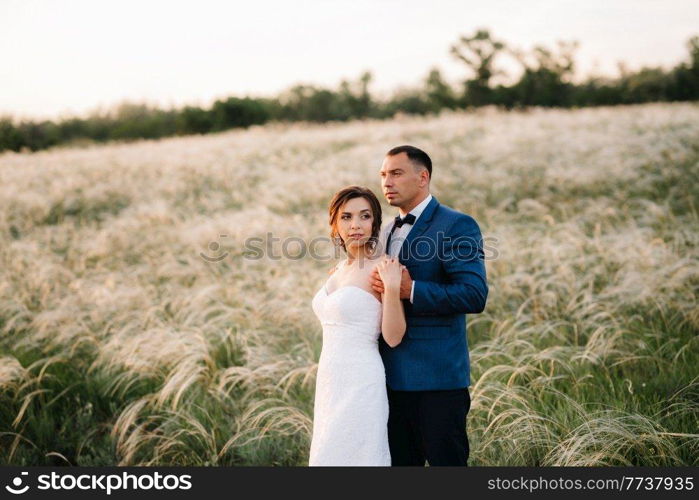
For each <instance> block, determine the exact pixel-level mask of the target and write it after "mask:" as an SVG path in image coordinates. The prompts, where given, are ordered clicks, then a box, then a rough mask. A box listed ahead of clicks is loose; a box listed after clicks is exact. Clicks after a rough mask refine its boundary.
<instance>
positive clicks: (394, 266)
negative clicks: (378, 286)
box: [376, 257, 403, 293]
mask: <svg viewBox="0 0 699 500" xmlns="http://www.w3.org/2000/svg"><path fill="white" fill-rule="evenodd" d="M376 270H377V271H378V273H379V276H380V277H381V281H383V286H384V291H386V292H391V291H397V292H399V293H400V280H401V275H402V271H403V266H402V265H401V263H400V262H398V259H395V258H391V257H386V258H385V259H384V260H382V261H381V262H379V263H378V264H377V265H376Z"/></svg>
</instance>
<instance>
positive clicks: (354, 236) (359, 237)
mask: <svg viewBox="0 0 699 500" xmlns="http://www.w3.org/2000/svg"><path fill="white" fill-rule="evenodd" d="M349 237H350V238H351V239H353V240H358V239H361V238H363V237H364V235H363V234H350V235H349Z"/></svg>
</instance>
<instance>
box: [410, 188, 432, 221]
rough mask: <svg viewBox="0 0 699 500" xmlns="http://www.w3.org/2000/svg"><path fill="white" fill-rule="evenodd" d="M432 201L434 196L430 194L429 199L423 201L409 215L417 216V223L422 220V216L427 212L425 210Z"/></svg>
mask: <svg viewBox="0 0 699 500" xmlns="http://www.w3.org/2000/svg"><path fill="white" fill-rule="evenodd" d="M431 200H432V195H431V194H428V195H427V198H425V199H424V200H422V201H421V202H420V204H419V205H418V206H416V207H415V208H413V209H412V210H411V211H410V212H408V213H409V214H413V215H414V216H415V220H416V221H417V220H418V219H419V218H420V215H421V214H422V212H423V211H424V210H425V208H427V205H428V204H429V203H430V201H431Z"/></svg>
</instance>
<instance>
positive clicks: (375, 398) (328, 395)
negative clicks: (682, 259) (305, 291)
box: [309, 286, 391, 466]
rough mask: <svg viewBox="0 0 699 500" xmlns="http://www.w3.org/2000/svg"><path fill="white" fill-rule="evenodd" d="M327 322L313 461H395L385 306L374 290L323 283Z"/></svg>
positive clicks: (321, 314) (317, 305) (319, 299)
mask: <svg viewBox="0 0 699 500" xmlns="http://www.w3.org/2000/svg"><path fill="white" fill-rule="evenodd" d="M312 306H313V311H314V312H315V314H316V316H318V319H319V320H320V322H321V324H322V326H323V349H322V351H321V354H320V360H319V362H318V373H317V376H316V394H315V403H314V416H313V438H312V440H311V451H310V459H309V465H312V466H313V465H326V466H327V465H378V466H389V465H391V454H390V452H389V449H388V429H387V423H388V397H387V395H386V374H385V371H384V366H383V362H382V361H381V355H380V354H379V349H378V338H379V335H380V331H381V312H382V305H381V302H379V301H378V300H377V299H376V297H374V296H373V295H372V294H371V293H370V292H367V291H366V290H364V289H362V288H359V287H357V286H343V287H340V288H338V289H337V290H334V291H333V292H332V293H330V294H328V291H327V288H326V287H325V286H323V287H322V288H321V289H320V290H319V291H318V293H316V295H315V297H314V298H313V302H312Z"/></svg>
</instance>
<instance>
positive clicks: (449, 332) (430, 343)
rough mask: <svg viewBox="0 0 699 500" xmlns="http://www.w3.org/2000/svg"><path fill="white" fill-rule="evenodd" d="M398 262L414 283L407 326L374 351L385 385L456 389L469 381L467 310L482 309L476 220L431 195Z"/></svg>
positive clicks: (482, 268)
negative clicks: (396, 337) (392, 344)
mask: <svg viewBox="0 0 699 500" xmlns="http://www.w3.org/2000/svg"><path fill="white" fill-rule="evenodd" d="M399 260H400V262H401V263H402V264H404V265H405V266H406V267H407V268H408V271H409V272H410V276H411V277H412V279H413V280H414V281H415V289H414V294H413V303H412V304H411V303H410V301H409V300H404V301H403V304H404V307H405V319H406V323H407V330H406V332H405V335H404V336H403V340H402V342H401V343H400V344H398V345H397V346H396V347H394V348H391V347H390V346H389V345H388V344H386V342H384V341H383V337H381V338H380V340H379V350H380V352H381V357H382V358H383V362H384V366H385V368H386V383H387V384H388V386H389V387H390V388H391V389H394V390H399V391H423V390H444V389H460V388H464V387H468V386H469V385H471V377H470V369H469V355H468V340H467V334H466V317H465V314H466V313H479V312H481V311H483V309H484V308H485V302H486V298H487V296H488V285H487V283H486V276H485V263H484V254H483V238H482V236H481V231H480V228H479V227H478V224H477V223H476V221H475V220H474V219H473V218H472V217H470V216H468V215H466V214H462V213H460V212H457V211H456V210H453V209H451V208H448V207H446V206H444V205H441V204H440V203H439V202H438V201H437V199H436V198H435V197H434V196H433V197H432V200H431V201H430V203H429V204H428V205H427V207H425V210H424V211H423V212H422V214H421V215H420V218H419V219H418V220H417V222H416V223H415V225H414V226H413V228H412V229H411V231H410V233H408V236H407V237H406V239H405V241H404V242H403V245H402V246H401V251H400V257H399Z"/></svg>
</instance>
